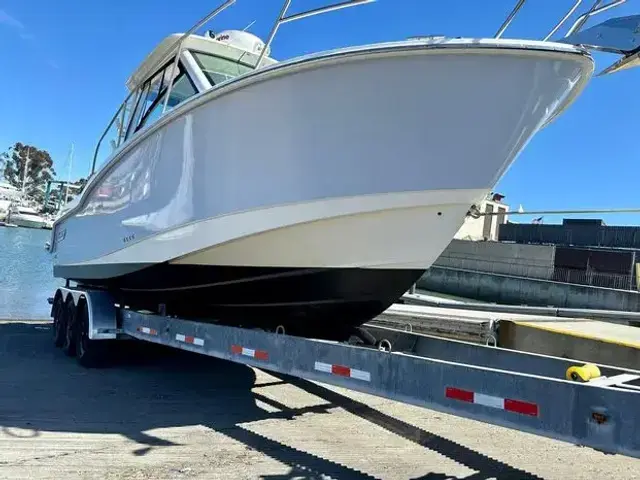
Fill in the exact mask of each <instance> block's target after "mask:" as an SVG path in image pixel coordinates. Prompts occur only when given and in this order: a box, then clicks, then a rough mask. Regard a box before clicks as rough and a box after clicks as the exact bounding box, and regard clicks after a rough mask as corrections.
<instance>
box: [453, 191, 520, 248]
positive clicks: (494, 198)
mask: <svg viewBox="0 0 640 480" xmlns="http://www.w3.org/2000/svg"><path fill="white" fill-rule="evenodd" d="M503 198H504V195H500V194H499V193H494V192H491V193H490V194H488V195H487V197H486V198H485V199H484V200H483V201H482V202H481V203H480V205H476V207H477V208H478V211H479V212H480V213H495V212H497V215H486V216H481V217H479V218H473V217H471V216H468V217H467V218H466V219H465V221H464V224H463V225H462V227H460V230H458V233H456V234H455V236H454V237H453V238H456V239H458V240H474V241H479V240H492V241H496V240H498V225H500V224H503V223H507V219H508V215H507V214H508V212H509V206H508V205H506V204H504V203H503V202H502V199H503Z"/></svg>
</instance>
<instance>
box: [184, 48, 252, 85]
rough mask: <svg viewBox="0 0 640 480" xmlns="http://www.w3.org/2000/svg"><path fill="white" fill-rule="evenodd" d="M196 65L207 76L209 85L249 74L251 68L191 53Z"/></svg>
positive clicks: (199, 53) (207, 54)
mask: <svg viewBox="0 0 640 480" xmlns="http://www.w3.org/2000/svg"><path fill="white" fill-rule="evenodd" d="M191 53H192V54H193V56H194V57H195V59H196V61H197V62H198V65H199V66H200V68H201V69H202V71H203V72H204V74H205V75H206V76H207V79H208V80H209V82H210V83H211V85H217V84H218V83H221V82H224V81H226V80H230V79H232V78H235V77H238V76H240V75H243V74H245V73H247V72H251V71H252V70H253V67H252V66H251V65H247V64H244V63H241V62H239V61H235V60H230V59H228V58H224V57H219V56H217V55H211V54H209V53H202V52H191Z"/></svg>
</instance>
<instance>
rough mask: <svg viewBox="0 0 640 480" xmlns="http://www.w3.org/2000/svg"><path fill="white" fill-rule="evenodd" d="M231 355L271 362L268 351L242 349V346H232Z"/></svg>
mask: <svg viewBox="0 0 640 480" xmlns="http://www.w3.org/2000/svg"><path fill="white" fill-rule="evenodd" d="M231 353H235V354H236V355H244V356H245V357H251V358H255V359H256V360H269V353H268V352H267V351H265V350H254V349H253V348H246V347H241V346H240V345H231Z"/></svg>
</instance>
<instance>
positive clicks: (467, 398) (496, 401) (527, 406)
mask: <svg viewBox="0 0 640 480" xmlns="http://www.w3.org/2000/svg"><path fill="white" fill-rule="evenodd" d="M444 396H445V397H447V398H451V399H452V400H459V401H461V402H467V403H476V404H478V405H483V406H485V407H491V408H497V409H499V410H506V411H508V412H514V413H520V414H522V415H529V416H531V417H537V416H538V413H539V412H538V405H537V404H535V403H531V402H523V401H522V400H513V399H511V398H502V397H494V396H493V395H485V394H484V393H477V392H472V391H470V390H462V389H460V388H455V387H446V388H445V393H444Z"/></svg>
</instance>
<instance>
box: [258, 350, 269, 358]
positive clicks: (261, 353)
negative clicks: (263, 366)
mask: <svg viewBox="0 0 640 480" xmlns="http://www.w3.org/2000/svg"><path fill="white" fill-rule="evenodd" d="M254 356H255V358H257V359H258V360H269V353H267V352H265V351H264V350H256V353H255V355H254Z"/></svg>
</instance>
